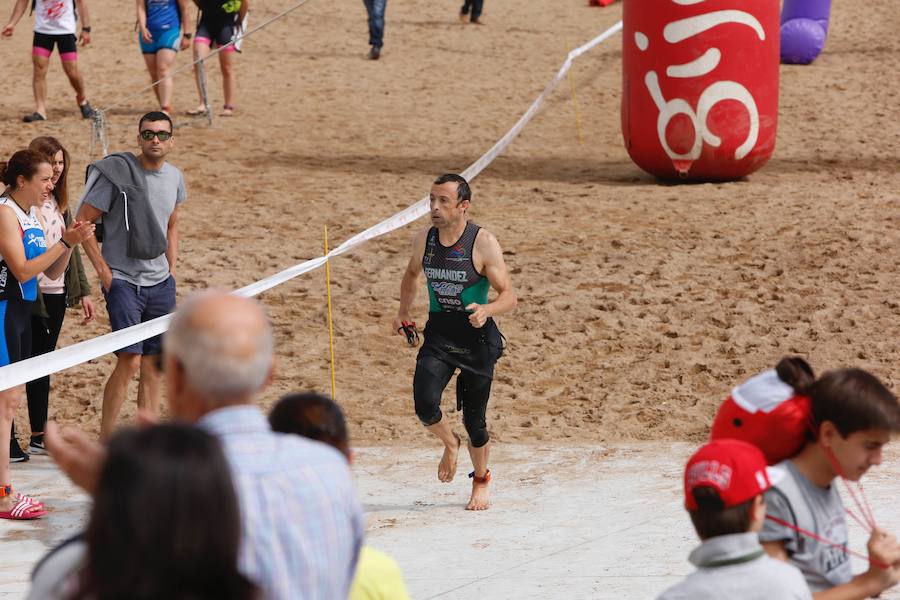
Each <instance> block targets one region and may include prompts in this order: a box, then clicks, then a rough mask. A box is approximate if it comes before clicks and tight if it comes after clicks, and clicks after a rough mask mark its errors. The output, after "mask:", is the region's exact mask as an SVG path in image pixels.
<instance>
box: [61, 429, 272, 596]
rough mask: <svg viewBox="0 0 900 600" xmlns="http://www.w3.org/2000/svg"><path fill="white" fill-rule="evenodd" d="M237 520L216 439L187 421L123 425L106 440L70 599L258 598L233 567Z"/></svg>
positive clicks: (238, 533)
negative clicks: (84, 561)
mask: <svg viewBox="0 0 900 600" xmlns="http://www.w3.org/2000/svg"><path fill="white" fill-rule="evenodd" d="M240 538H241V520H240V512H239V510H238V503H237V498H236V496H235V491H234V487H233V486H232V482H231V474H230V471H229V467H228V463H227V462H226V460H225V456H224V454H223V453H222V449H221V448H220V446H219V444H218V441H217V440H216V439H215V438H214V437H212V436H211V435H210V434H208V433H206V432H204V431H203V430H201V429H198V428H196V427H192V426H189V425H156V426H153V427H148V428H145V429H141V430H136V429H125V430H122V431H120V432H119V433H117V434H116V435H115V436H114V437H113V438H112V441H111V442H110V444H109V451H108V458H107V459H106V463H105V464H104V466H103V470H102V472H101V474H100V480H99V483H98V486H97V493H96V496H95V498H94V508H93V510H92V511H91V519H90V523H89V524H88V527H87V531H86V534H85V540H86V542H87V545H88V551H87V564H86V565H85V567H84V569H83V570H82V572H81V581H80V583H81V585H80V588H79V590H78V592H77V594H76V595H75V597H76V598H80V599H84V598H91V599H92V600H113V599H119V598H131V599H135V600H151V599H153V600H155V599H158V598H167V599H176V600H187V599H191V600H194V599H197V598H226V599H231V600H247V599H251V598H254V597H256V588H255V587H254V585H253V584H252V583H251V582H250V581H249V580H248V579H247V578H245V577H244V576H243V575H241V574H240V572H239V571H238V568H237V563H238V552H239V547H240Z"/></svg>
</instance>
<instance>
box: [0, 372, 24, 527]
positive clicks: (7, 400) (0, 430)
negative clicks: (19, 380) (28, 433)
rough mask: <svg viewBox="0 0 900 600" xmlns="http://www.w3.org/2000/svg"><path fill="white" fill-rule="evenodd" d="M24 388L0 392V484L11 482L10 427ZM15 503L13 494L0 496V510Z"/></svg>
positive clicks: (8, 508)
mask: <svg viewBox="0 0 900 600" xmlns="http://www.w3.org/2000/svg"><path fill="white" fill-rule="evenodd" d="M24 388H25V386H17V387H14V388H12V389H10V390H6V391H4V392H0V486H2V485H10V484H12V479H11V477H12V474H11V473H10V469H9V438H10V428H11V427H12V422H13V419H15V417H16V409H18V407H19V401H20V400H21V398H22V391H23V390H24ZM15 504H16V499H15V497H13V496H7V497H5V498H0V510H3V511H7V510H10V509H12V507H13V506H14V505H15Z"/></svg>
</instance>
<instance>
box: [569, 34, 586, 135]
mask: <svg viewBox="0 0 900 600" xmlns="http://www.w3.org/2000/svg"><path fill="white" fill-rule="evenodd" d="M571 51H572V48H571V46H569V40H566V55H568V54H569V52H571ZM566 79H568V80H569V88H570V89H571V90H572V104H573V105H574V106H575V127H576V128H577V129H578V143H579V144H583V143H584V133H583V132H582V131H581V107H579V106H578V97H577V96H576V95H575V80H574V79H573V78H572V70H571V69H570V70H569V71H568V72H567V73H566Z"/></svg>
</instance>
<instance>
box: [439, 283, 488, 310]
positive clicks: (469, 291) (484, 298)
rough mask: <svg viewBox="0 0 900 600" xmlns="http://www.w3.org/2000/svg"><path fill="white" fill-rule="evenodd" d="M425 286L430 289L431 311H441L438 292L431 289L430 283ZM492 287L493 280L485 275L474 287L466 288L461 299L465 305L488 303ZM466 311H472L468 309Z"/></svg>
mask: <svg viewBox="0 0 900 600" xmlns="http://www.w3.org/2000/svg"><path fill="white" fill-rule="evenodd" d="M425 288H426V289H427V290H428V310H429V311H430V312H441V305H440V304H439V303H438V300H437V294H435V293H434V290H433V289H431V286H430V285H428V284H427V282H426V285H425ZM490 289H491V282H490V281H488V279H487V277H485V278H483V279H482V280H481V281H479V282H478V283H476V284H475V285H473V286H472V287H470V288H466V289H464V290H463V292H462V294H460V296H459V299H460V301H462V305H463V306H464V307H465V306H468V305H470V304H472V303H473V302H474V303H475V304H487V303H488V290H490ZM466 312H472V311H471V310H467V311H466Z"/></svg>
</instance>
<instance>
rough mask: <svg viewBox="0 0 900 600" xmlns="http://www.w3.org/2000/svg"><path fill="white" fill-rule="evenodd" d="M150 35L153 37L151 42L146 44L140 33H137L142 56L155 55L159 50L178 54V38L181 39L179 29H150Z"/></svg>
mask: <svg viewBox="0 0 900 600" xmlns="http://www.w3.org/2000/svg"><path fill="white" fill-rule="evenodd" d="M150 35H152V36H153V41H151V42H150V43H149V44H148V43H146V42H145V41H144V38H142V37H141V32H140V31H139V32H138V41H139V42H140V43H141V52H143V53H144V54H156V53H157V52H158V51H160V50H174V51H175V52H178V48H179V44H178V38H179V37H181V28H179V27H169V28H168V29H151V30H150Z"/></svg>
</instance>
